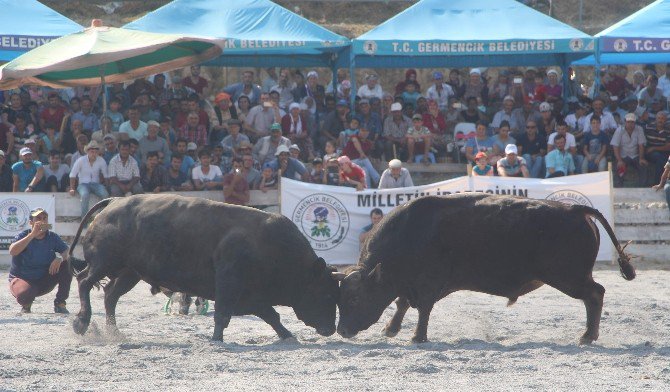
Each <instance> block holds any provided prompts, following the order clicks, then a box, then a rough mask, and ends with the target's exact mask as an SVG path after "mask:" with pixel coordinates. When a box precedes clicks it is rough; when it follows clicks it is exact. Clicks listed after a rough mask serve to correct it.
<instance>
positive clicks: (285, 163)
mask: <svg viewBox="0 0 670 392" xmlns="http://www.w3.org/2000/svg"><path fill="white" fill-rule="evenodd" d="M289 155H290V152H289V149H288V147H286V146H285V145H283V144H282V145H280V146H279V147H277V152H275V156H276V157H277V158H276V159H274V160H273V161H270V165H271V166H272V169H273V170H275V171H277V170H279V169H281V176H282V177H285V178H290V179H292V180H296V179H300V180H302V181H304V182H309V172H308V171H307V168H305V166H304V165H303V164H302V163H301V162H300V161H299V160H297V159H295V158H291V157H290V156H289Z"/></svg>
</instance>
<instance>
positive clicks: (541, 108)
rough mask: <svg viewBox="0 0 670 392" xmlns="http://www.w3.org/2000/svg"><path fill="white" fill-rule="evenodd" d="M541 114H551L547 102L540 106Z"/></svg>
mask: <svg viewBox="0 0 670 392" xmlns="http://www.w3.org/2000/svg"><path fill="white" fill-rule="evenodd" d="M540 111H541V112H551V104H550V103H549V102H542V103H541V104H540Z"/></svg>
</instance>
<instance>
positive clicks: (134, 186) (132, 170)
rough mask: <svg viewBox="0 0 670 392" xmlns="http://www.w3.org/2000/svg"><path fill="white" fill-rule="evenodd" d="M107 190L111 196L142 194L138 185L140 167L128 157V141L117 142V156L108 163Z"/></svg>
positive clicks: (140, 186)
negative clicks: (129, 193)
mask: <svg viewBox="0 0 670 392" xmlns="http://www.w3.org/2000/svg"><path fill="white" fill-rule="evenodd" d="M108 173H109V176H108V177H109V190H110V193H111V194H112V196H124V195H125V194H126V193H128V192H131V193H132V194H133V195H136V194H138V193H143V191H142V185H141V184H140V167H139V165H138V164H137V161H136V160H135V158H133V157H132V156H131V155H130V141H128V140H121V141H120V142H119V154H118V155H116V156H115V157H114V158H112V159H111V160H110V161H109V170H108Z"/></svg>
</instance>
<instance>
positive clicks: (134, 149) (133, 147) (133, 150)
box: [110, 138, 141, 166]
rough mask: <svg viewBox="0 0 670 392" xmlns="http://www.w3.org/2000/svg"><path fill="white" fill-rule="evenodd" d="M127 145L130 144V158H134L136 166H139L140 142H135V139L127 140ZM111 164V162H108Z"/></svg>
mask: <svg viewBox="0 0 670 392" xmlns="http://www.w3.org/2000/svg"><path fill="white" fill-rule="evenodd" d="M128 143H130V156H131V157H133V158H135V162H137V165H138V166H139V164H140V161H141V159H140V142H139V141H137V139H132V138H131V139H128ZM110 162H111V161H110Z"/></svg>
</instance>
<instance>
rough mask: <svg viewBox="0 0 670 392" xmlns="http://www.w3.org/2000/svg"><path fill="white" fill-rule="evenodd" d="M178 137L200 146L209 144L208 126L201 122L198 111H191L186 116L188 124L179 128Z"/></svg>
mask: <svg viewBox="0 0 670 392" xmlns="http://www.w3.org/2000/svg"><path fill="white" fill-rule="evenodd" d="M177 137H179V138H183V139H186V140H187V141H188V142H192V143H195V144H197V145H198V146H200V147H203V146H206V145H207V128H205V126H203V125H201V124H200V123H199V117H198V113H196V112H193V111H191V112H190V113H189V114H188V117H186V124H185V125H184V126H183V127H181V128H179V130H177Z"/></svg>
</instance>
